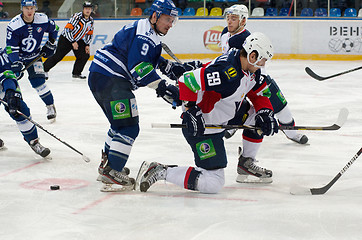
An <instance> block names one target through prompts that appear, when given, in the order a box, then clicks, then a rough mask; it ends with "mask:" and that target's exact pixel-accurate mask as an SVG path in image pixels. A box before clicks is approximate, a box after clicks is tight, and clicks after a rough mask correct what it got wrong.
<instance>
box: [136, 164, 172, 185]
mask: <svg viewBox="0 0 362 240" xmlns="http://www.w3.org/2000/svg"><path fill="white" fill-rule="evenodd" d="M166 170H167V166H165V165H162V164H160V163H157V162H151V163H148V162H146V161H144V162H143V163H142V165H141V167H140V170H139V171H138V174H137V178H136V188H138V187H137V186H138V184H139V188H140V190H141V192H147V190H148V189H149V188H150V187H151V185H152V184H154V183H155V182H157V181H158V180H165V179H166Z"/></svg>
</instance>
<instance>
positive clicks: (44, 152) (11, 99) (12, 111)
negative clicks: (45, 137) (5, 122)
mask: <svg viewBox="0 0 362 240" xmlns="http://www.w3.org/2000/svg"><path fill="white" fill-rule="evenodd" d="M22 68H23V64H22V63H21V62H19V61H18V62H16V63H13V64H11V62H10V60H9V56H8V55H7V54H6V52H5V50H3V49H1V48H0V99H2V100H3V101H5V102H6V105H7V106H6V105H5V109H6V111H7V112H8V113H9V115H10V117H11V118H12V119H13V120H14V121H15V122H16V124H17V125H18V128H19V130H20V132H21V134H22V135H23V137H24V140H25V141H26V142H27V143H28V144H29V146H30V147H31V148H32V149H33V150H34V152H36V153H37V154H39V155H40V156H42V157H46V156H48V155H49V153H50V150H49V149H48V148H45V147H43V146H42V145H41V144H40V143H39V138H38V133H37V129H36V126H35V125H34V124H33V123H31V122H30V121H29V120H27V119H26V118H24V117H23V116H21V115H20V114H18V111H20V112H22V113H23V114H25V115H26V116H27V117H29V118H31V116H30V109H29V108H28V106H27V105H26V103H25V102H24V101H23V98H22V96H21V91H20V87H19V85H18V81H17V80H18V79H19V78H21V77H22V75H23V74H22V73H20V72H21V70H22ZM17 76H18V77H17ZM0 105H1V102H0ZM0 142H2V141H0ZM2 145H3V143H2ZM0 148H1V144H0Z"/></svg>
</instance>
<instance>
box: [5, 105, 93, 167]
mask: <svg viewBox="0 0 362 240" xmlns="http://www.w3.org/2000/svg"><path fill="white" fill-rule="evenodd" d="M0 102H1V103H3V104H4V105H5V106H8V104H7V102H5V101H4V100H3V99H0ZM16 112H17V113H18V114H19V115H21V116H23V117H24V118H25V119H26V120H28V121H29V122H31V123H32V124H34V125H35V126H37V127H38V128H40V129H41V130H43V131H44V132H46V133H47V134H49V135H50V136H52V137H53V138H55V139H56V140H58V141H59V142H61V143H63V144H64V145H65V146H67V147H69V148H70V149H72V150H73V151H75V152H77V153H78V154H80V155H82V157H83V160H84V161H86V162H90V159H89V158H88V157H87V156H85V155H84V154H83V153H81V152H80V151H78V150H77V149H75V148H74V147H72V146H71V145H69V144H68V143H66V142H64V141H62V140H61V139H60V138H58V137H57V136H55V135H54V134H53V133H51V132H49V131H48V130H46V129H45V128H43V126H41V125H40V124H39V123H37V122H35V121H34V120H33V119H31V118H29V117H28V116H26V115H25V114H24V113H22V112H20V111H19V110H17V111H16Z"/></svg>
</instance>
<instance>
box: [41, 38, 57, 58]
mask: <svg viewBox="0 0 362 240" xmlns="http://www.w3.org/2000/svg"><path fill="white" fill-rule="evenodd" d="M56 49H57V45H55V43H52V42H50V41H47V42H46V43H45V45H44V46H43V47H42V48H41V50H40V54H42V53H44V57H45V58H49V57H51V56H53V55H54V53H55V50H56Z"/></svg>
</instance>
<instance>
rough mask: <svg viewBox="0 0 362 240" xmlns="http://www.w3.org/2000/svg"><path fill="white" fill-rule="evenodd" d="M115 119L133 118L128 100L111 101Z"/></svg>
mask: <svg viewBox="0 0 362 240" xmlns="http://www.w3.org/2000/svg"><path fill="white" fill-rule="evenodd" d="M110 104H111V109H112V115H113V119H114V120H116V119H125V118H129V117H131V111H130V107H129V101H128V99H123V100H117V101H111V102H110Z"/></svg>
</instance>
